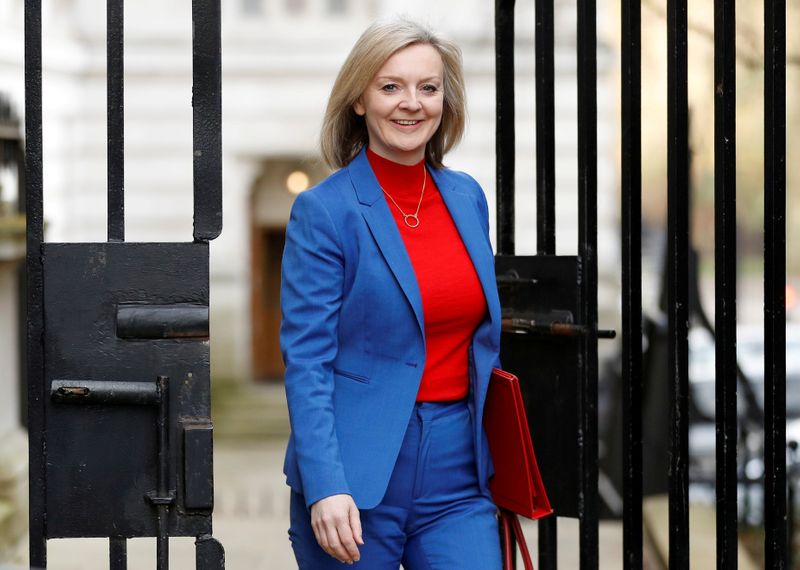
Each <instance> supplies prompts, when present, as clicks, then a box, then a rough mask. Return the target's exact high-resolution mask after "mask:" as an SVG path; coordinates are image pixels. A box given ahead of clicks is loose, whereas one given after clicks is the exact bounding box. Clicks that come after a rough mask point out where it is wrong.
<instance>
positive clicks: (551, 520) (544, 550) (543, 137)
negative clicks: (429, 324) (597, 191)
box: [534, 0, 558, 570]
mask: <svg viewBox="0 0 800 570" xmlns="http://www.w3.org/2000/svg"><path fill="white" fill-rule="evenodd" d="M534 17H535V21H536V36H535V42H536V249H537V252H538V253H539V254H540V255H555V253H556V206H555V203H556V201H555V190H556V164H555V163H556V159H555V156H556V152H555V150H556V140H555V94H554V93H555V72H554V51H555V37H554V32H553V29H554V15H553V0H536V4H535V15H534ZM538 534H539V568H540V570H557V568H558V518H556V516H551V517H547V518H544V519H542V520H540V521H539V523H538Z"/></svg>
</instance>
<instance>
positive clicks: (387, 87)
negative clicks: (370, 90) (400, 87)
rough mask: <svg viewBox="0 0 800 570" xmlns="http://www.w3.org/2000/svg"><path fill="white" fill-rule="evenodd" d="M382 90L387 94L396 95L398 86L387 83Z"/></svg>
mask: <svg viewBox="0 0 800 570" xmlns="http://www.w3.org/2000/svg"><path fill="white" fill-rule="evenodd" d="M381 90H383V91H386V92H387V93H394V92H395V91H397V84H396V83H387V84H386V85H384V86H383V87H381Z"/></svg>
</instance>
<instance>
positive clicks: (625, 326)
mask: <svg viewBox="0 0 800 570" xmlns="http://www.w3.org/2000/svg"><path fill="white" fill-rule="evenodd" d="M621 9H622V13H621V17H622V50H621V51H622V86H621V87H622V89H621V104H622V128H621V134H622V149H621V151H622V152H621V154H622V157H621V160H622V163H621V166H622V180H621V183H622V204H621V208H622V331H623V333H622V429H623V439H622V447H623V457H622V461H623V468H622V473H623V490H622V495H623V507H622V518H623V529H622V549H623V568H624V569H625V570H641V568H642V564H643V555H642V551H643V544H644V540H643V535H642V7H641V2H640V0H623V1H622V6H621Z"/></svg>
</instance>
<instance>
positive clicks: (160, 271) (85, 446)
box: [25, 0, 224, 570]
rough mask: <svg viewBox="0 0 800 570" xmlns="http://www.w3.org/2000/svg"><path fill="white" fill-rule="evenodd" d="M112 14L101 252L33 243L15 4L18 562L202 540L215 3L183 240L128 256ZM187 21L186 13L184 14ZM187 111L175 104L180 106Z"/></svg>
mask: <svg viewBox="0 0 800 570" xmlns="http://www.w3.org/2000/svg"><path fill="white" fill-rule="evenodd" d="M122 7H123V1H122V0H109V1H108V3H107V13H108V25H107V34H108V36H107V37H108V40H107V57H108V60H107V61H108V64H107V74H108V91H107V96H108V97H107V100H108V241H107V242H106V243H69V244H67V243H44V242H43V216H42V186H43V178H42V160H43V158H42V140H43V128H42V35H41V1H40V0H27V1H26V3H25V88H26V113H25V119H26V145H27V146H26V187H27V191H26V211H27V220H28V237H27V283H28V293H27V295H28V304H27V314H28V331H27V345H28V360H27V373H28V374H27V375H28V388H29V390H28V410H29V413H28V428H29V441H30V444H29V451H30V459H29V461H30V463H29V466H30V563H31V566H32V567H35V568H45V567H46V565H47V540H48V539H51V538H71V537H107V538H109V540H110V548H109V552H110V554H109V559H110V566H111V568H112V569H118V570H122V569H124V568H126V567H127V554H126V539H128V538H132V537H156V539H157V541H156V542H157V547H156V552H157V556H156V559H157V567H158V568H159V569H164V570H166V568H168V565H169V537H170V536H195V537H197V543H196V544H197V548H196V552H197V557H196V560H197V568H198V569H203V570H221V569H222V568H224V551H223V549H222V546H221V545H220V544H219V543H218V542H217V541H216V540H215V539H213V538H212V537H211V513H212V509H213V498H214V489H213V480H212V426H211V416H210V368H209V344H208V338H209V328H208V319H209V315H208V303H209V298H208V297H209V295H208V294H209V274H208V269H209V243H208V242H209V240H212V239H214V238H215V237H217V235H219V233H220V230H221V223H222V212H221V205H222V201H221V198H222V195H221V182H222V180H221V178H222V170H221V168H222V163H221V158H222V154H221V150H222V149H221V95H220V93H221V58H220V2H219V0H194V1H193V2H192V23H193V53H194V59H193V76H194V86H193V93H192V95H193V96H192V102H191V104H192V106H193V110H194V125H193V128H194V214H195V215H194V235H193V238H194V241H193V242H189V243H125V241H124V240H125V224H124V184H123V181H124V176H123V174H124V152H123V141H124V135H123V133H124V119H123V101H124V98H123V34H122V30H123V17H122ZM187 17H188V14H187ZM187 103H188V101H187Z"/></svg>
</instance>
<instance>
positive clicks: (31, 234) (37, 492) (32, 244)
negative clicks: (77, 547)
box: [25, 0, 47, 568]
mask: <svg viewBox="0 0 800 570" xmlns="http://www.w3.org/2000/svg"><path fill="white" fill-rule="evenodd" d="M25 209H26V225H27V239H26V244H27V253H26V292H27V299H26V305H27V307H26V311H27V318H28V327H27V338H26V345H27V353H28V356H27V361H26V365H27V366H26V368H27V376H28V477H29V493H30V501H29V515H28V532H29V535H30V565H31V566H32V567H35V568H37V567H38V568H46V567H47V528H46V523H45V520H46V519H45V516H46V515H45V513H46V512H47V506H46V496H47V495H46V492H47V479H46V477H45V466H46V459H47V455H46V449H45V431H44V430H45V416H44V404H45V385H44V347H43V346H42V337H43V336H44V307H43V301H44V272H43V265H42V262H41V261H42V256H41V253H42V252H41V248H42V241H43V240H44V231H43V230H44V223H43V211H42V4H41V0H26V1H25Z"/></svg>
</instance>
